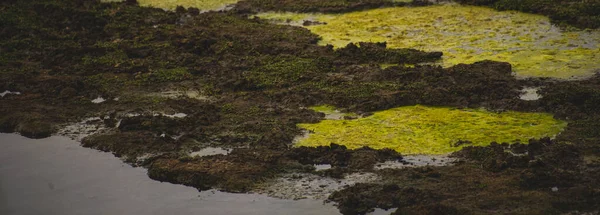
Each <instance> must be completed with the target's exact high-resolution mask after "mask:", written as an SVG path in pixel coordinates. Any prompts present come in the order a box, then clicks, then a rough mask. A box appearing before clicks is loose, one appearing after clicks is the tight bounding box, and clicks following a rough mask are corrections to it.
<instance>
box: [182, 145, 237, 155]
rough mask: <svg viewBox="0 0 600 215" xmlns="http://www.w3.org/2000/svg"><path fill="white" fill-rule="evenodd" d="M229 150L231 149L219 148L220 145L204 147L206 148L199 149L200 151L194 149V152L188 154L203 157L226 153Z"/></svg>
mask: <svg viewBox="0 0 600 215" xmlns="http://www.w3.org/2000/svg"><path fill="white" fill-rule="evenodd" d="M231 151H232V149H224V148H220V147H206V148H203V149H201V150H200V151H195V152H192V153H190V156H192V157H195V156H198V157H204V156H211V155H228V154H229V153H230V152H231Z"/></svg>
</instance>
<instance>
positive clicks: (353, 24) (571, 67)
mask: <svg viewBox="0 0 600 215" xmlns="http://www.w3.org/2000/svg"><path fill="white" fill-rule="evenodd" d="M256 16H258V17H260V18H264V19H270V20H273V21H274V22H278V23H283V24H288V23H302V22H303V21H304V20H310V21H313V22H318V23H323V24H320V25H310V26H303V27H305V28H307V29H309V30H310V31H312V32H313V33H315V34H318V35H320V36H321V37H322V40H321V41H320V44H321V45H326V44H332V45H333V46H334V47H336V48H340V47H344V46H346V45H347V44H348V43H350V42H355V43H356V42H361V41H367V42H387V45H388V47H389V48H415V49H420V50H425V51H442V52H444V55H443V61H442V64H443V65H444V66H445V67H449V66H452V65H456V64H459V63H473V62H477V61H481V60H495V61H503V62H509V63H511V64H512V65H513V70H514V71H515V72H516V74H517V75H519V76H522V77H530V76H538V77H554V78H576V77H579V78H585V77H589V76H591V75H593V74H594V73H595V72H596V71H598V69H600V30H585V31H568V32H567V31H563V30H561V29H559V28H558V27H556V26H554V25H552V24H551V23H550V20H549V19H548V18H547V17H544V16H540V15H533V14H526V13H520V12H515V11H495V10H493V9H489V8H483V7H475V6H460V5H457V4H444V5H434V6H427V7H395V8H382V9H374V10H366V11H359V12H351V13H344V14H300V13H276V12H268V13H261V14H258V15H256ZM288 21H289V22H288ZM324 23H326V24H324Z"/></svg>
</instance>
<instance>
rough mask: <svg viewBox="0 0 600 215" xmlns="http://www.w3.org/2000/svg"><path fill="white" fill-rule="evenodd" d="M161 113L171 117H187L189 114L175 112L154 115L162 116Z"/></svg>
mask: <svg viewBox="0 0 600 215" xmlns="http://www.w3.org/2000/svg"><path fill="white" fill-rule="evenodd" d="M160 115H163V116H166V117H169V118H185V117H186V116H187V114H185V113H175V114H156V113H155V114H154V116H160Z"/></svg>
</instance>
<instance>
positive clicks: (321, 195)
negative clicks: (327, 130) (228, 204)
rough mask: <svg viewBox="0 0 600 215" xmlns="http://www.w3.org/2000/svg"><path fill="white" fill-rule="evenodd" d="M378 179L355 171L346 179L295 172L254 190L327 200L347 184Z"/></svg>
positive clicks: (278, 195) (287, 196)
mask: <svg viewBox="0 0 600 215" xmlns="http://www.w3.org/2000/svg"><path fill="white" fill-rule="evenodd" d="M378 180H379V177H378V176H377V175H375V174H373V173H353V174H349V175H347V176H346V177H345V178H344V179H334V178H328V177H321V176H318V175H313V174H309V173H293V174H288V175H284V176H282V177H280V178H277V179H274V180H272V181H269V182H267V183H265V184H263V185H262V186H259V188H257V189H256V190H254V191H255V192H257V193H262V194H267V195H268V196H271V197H275V198H281V199H296V200H298V199H313V200H325V199H327V197H329V195H331V193H333V192H335V191H337V190H341V189H343V188H344V187H346V186H352V185H354V184H356V183H370V182H375V181H378Z"/></svg>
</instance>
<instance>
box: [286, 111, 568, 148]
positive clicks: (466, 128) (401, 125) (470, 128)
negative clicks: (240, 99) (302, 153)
mask: <svg viewBox="0 0 600 215" xmlns="http://www.w3.org/2000/svg"><path fill="white" fill-rule="evenodd" d="M299 126H300V127H301V128H304V129H306V130H308V131H310V135H309V136H308V138H306V139H303V140H300V141H299V142H298V143H296V145H297V146H313V147H314V146H328V145H329V144H331V143H337V144H341V145H345V146H347V147H348V148H350V149H356V148H361V147H365V146H368V147H371V148H374V149H385V148H389V149H393V150H396V151H397V152H399V153H402V154H445V153H450V152H455V151H459V150H460V149H462V148H463V147H464V146H486V145H489V144H490V143H491V142H498V143H502V142H506V143H513V142H519V141H525V140H529V139H537V138H543V137H553V136H555V135H556V134H558V133H559V132H560V131H561V130H562V129H563V128H564V127H565V126H566V124H565V123H563V122H560V121H558V120H555V119H553V118H552V116H551V115H548V114H538V113H519V112H511V111H509V112H503V113H489V112H486V111H483V110H473V109H463V110H460V109H451V108H434V107H426V106H406V107H399V108H393V109H389V110H385V111H380V112H375V113H374V114H373V115H371V116H368V117H365V118H360V119H352V120H324V121H321V122H319V123H316V124H300V125H299Z"/></svg>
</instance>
